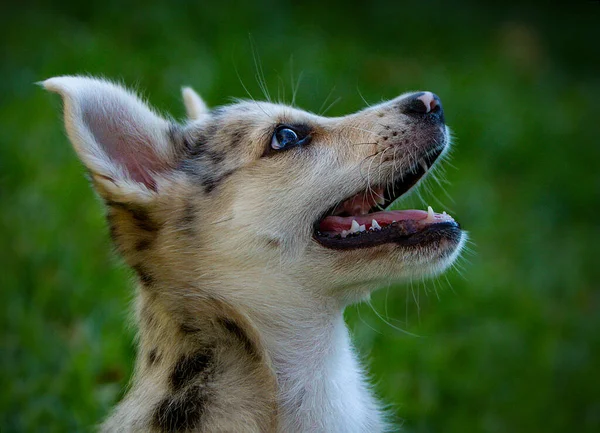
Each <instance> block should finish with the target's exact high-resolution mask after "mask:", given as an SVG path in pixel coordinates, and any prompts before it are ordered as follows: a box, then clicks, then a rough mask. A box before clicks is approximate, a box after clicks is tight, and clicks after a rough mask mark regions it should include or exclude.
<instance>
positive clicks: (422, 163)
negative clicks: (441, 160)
mask: <svg viewBox="0 0 600 433" xmlns="http://www.w3.org/2000/svg"><path fill="white" fill-rule="evenodd" d="M419 164H420V165H421V167H422V168H423V170H425V171H427V169H428V168H429V167H427V163H426V162H425V160H423V159H420V160H419Z"/></svg>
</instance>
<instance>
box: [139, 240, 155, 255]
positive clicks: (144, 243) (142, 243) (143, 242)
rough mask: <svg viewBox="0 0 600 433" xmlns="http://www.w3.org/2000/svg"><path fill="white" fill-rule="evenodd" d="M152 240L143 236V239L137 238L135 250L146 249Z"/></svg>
mask: <svg viewBox="0 0 600 433" xmlns="http://www.w3.org/2000/svg"><path fill="white" fill-rule="evenodd" d="M152 240H153V239H152V238H143V239H140V240H138V241H137V242H136V243H135V250H136V251H137V252H142V251H146V250H147V249H149V248H150V246H151V245H152Z"/></svg>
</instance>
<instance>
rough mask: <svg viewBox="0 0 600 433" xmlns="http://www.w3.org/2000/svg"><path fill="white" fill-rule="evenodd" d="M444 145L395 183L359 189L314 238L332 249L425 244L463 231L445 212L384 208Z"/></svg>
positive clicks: (330, 213) (416, 179)
mask: <svg viewBox="0 0 600 433" xmlns="http://www.w3.org/2000/svg"><path fill="white" fill-rule="evenodd" d="M443 151H444V146H440V147H438V148H435V149H433V150H432V151H430V152H429V153H428V154H427V155H426V156H425V157H423V158H421V159H420V160H419V162H418V163H417V164H416V165H415V166H414V167H411V169H409V170H407V171H406V172H405V173H403V174H402V176H399V179H398V180H396V181H395V182H394V183H393V184H388V185H385V186H377V187H373V188H369V189H368V190H364V191H361V192H359V193H358V194H355V195H353V196H352V197H349V198H347V199H345V200H343V201H342V202H340V203H338V204H337V205H336V206H334V207H333V208H332V209H330V210H329V211H328V212H326V213H325V215H324V216H323V217H322V218H321V219H319V220H318V221H316V222H315V224H314V237H315V239H316V240H317V242H319V243H320V244H321V245H323V246H325V247H328V248H332V249H342V250H349V249H357V248H368V247H374V246H378V245H383V244H387V243H395V244H400V245H404V246H411V245H419V244H423V243H425V242H427V241H430V240H432V239H435V238H437V239H439V238H440V237H448V236H450V237H452V236H454V237H455V236H456V235H459V234H460V226H459V225H458V223H457V222H456V221H454V219H453V218H452V217H451V216H450V215H448V214H447V213H446V212H443V213H441V214H440V213H436V212H434V211H433V209H432V208H431V206H430V207H429V208H428V209H427V210H426V211H424V210H384V209H386V208H387V207H388V206H390V205H391V204H392V203H393V202H394V201H396V200H397V199H398V198H400V197H401V196H402V195H404V194H405V193H406V192H408V191H409V190H410V189H411V188H412V187H414V186H415V185H416V184H417V183H418V182H419V180H421V178H423V176H424V175H425V174H426V173H427V172H428V170H429V169H430V168H431V167H432V166H433V164H434V163H435V162H436V160H437V159H438V158H439V156H440V155H441V154H442V153H443Z"/></svg>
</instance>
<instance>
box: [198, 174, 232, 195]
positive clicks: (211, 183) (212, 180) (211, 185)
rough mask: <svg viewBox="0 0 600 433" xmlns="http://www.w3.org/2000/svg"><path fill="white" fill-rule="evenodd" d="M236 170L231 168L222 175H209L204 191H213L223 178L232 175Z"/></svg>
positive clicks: (205, 181)
mask: <svg viewBox="0 0 600 433" xmlns="http://www.w3.org/2000/svg"><path fill="white" fill-rule="evenodd" d="M234 172H235V170H229V171H226V172H225V173H223V174H221V175H220V176H215V177H209V178H206V179H205V180H204V182H203V183H204V191H205V192H206V193H207V194H208V193H211V192H212V191H213V190H214V189H215V188H216V187H217V186H219V184H220V183H221V182H223V180H225V179H226V178H228V177H229V176H231V175H232V174H233V173H234Z"/></svg>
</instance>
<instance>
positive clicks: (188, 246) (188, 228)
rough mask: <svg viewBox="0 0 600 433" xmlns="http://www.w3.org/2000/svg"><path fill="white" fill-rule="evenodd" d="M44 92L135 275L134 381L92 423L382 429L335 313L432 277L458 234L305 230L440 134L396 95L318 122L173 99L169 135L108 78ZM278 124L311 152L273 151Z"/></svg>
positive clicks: (244, 106)
mask: <svg viewBox="0 0 600 433" xmlns="http://www.w3.org/2000/svg"><path fill="white" fill-rule="evenodd" d="M43 85H44V86H45V87H46V88H47V89H49V90H51V91H55V92H57V93H59V94H60V95H61V96H62V97H63V99H64V101H65V123H66V129H67V132H68V135H69V137H70V139H71V141H72V142H73V145H74V147H75V149H76V151H77V153H78V155H79V157H80V158H81V159H82V161H83V162H84V164H85V165H86V167H87V169H88V170H89V172H90V173H91V177H92V181H93V184H94V186H95V188H96V190H97V191H98V193H99V194H100V196H101V197H102V198H103V200H104V201H105V203H106V208H107V218H108V223H109V226H110V232H111V236H112V238H113V241H114V243H115V245H116V246H117V248H118V250H119V252H120V253H121V254H122V256H123V257H124V259H125V261H126V262H127V264H128V265H129V266H131V267H132V268H133V269H134V270H135V272H136V273H137V275H138V277H139V286H138V289H137V302H136V306H137V310H136V311H137V316H136V317H137V324H138V326H139V349H138V358H137V362H136V367H135V374H134V377H133V380H132V385H131V388H130V389H129V391H128V393H127V395H126V397H125V398H124V400H123V401H122V402H121V403H119V405H118V406H117V408H116V409H115V411H114V413H113V414H112V416H111V417H110V418H109V419H108V420H107V421H106V422H105V423H104V425H103V427H102V430H103V431H107V432H132V431H135V432H324V431H328V432H377V431H384V430H386V429H387V428H388V427H387V425H386V422H385V417H384V416H383V414H382V411H381V410H380V408H379V405H378V403H377V402H376V400H375V399H374V398H373V396H372V394H371V392H370V390H369V386H368V384H367V381H366V379H365V374H364V372H363V369H362V368H361V366H360V365H359V363H358V361H357V357H356V355H355V354H354V352H353V349H352V347H351V344H350V338H349V335H348V332H347V329H346V327H345V324H344V321H343V317H342V312H343V309H344V307H345V306H346V305H348V304H349V303H352V302H357V301H360V300H362V299H364V298H365V297H367V296H368V294H369V293H370V292H371V291H372V290H373V289H375V288H376V287H377V286H378V285H379V284H380V283H381V282H382V281H386V282H387V281H389V280H391V279H393V280H401V279H403V278H407V277H412V276H421V275H425V274H432V273H437V272H440V271H442V270H443V269H444V268H446V267H447V266H448V265H449V264H450V263H451V262H452V261H453V260H454V258H455V257H456V256H457V254H458V251H459V250H460V247H461V242H462V240H461V242H454V243H453V242H451V241H449V240H444V239H441V240H439V241H437V242H434V243H431V244H428V245H426V246H423V247H420V248H409V247H401V246H398V245H393V244H388V245H383V246H380V247H375V248H371V249H369V250H368V251H366V250H360V251H334V250H330V249H326V248H324V247H322V246H320V245H319V244H317V243H316V242H315V241H314V240H313V238H312V225H313V223H314V221H316V220H317V219H318V218H319V217H320V216H321V214H322V213H323V212H324V211H326V210H327V209H328V208H330V207H331V206H333V205H335V204H336V203H337V202H339V201H341V200H343V199H344V198H346V197H348V196H351V195H352V194H354V193H356V192H358V191H360V190H364V189H365V188H367V187H368V186H369V185H374V184H381V183H384V182H390V181H391V180H392V179H393V177H394V176H395V175H397V173H399V172H401V171H402V170H403V169H406V168H407V167H409V166H411V165H412V164H414V163H415V161H417V160H418V158H420V157H421V156H422V154H423V152H424V151H425V150H426V149H425V144H426V142H427V141H428V140H431V139H432V137H438V138H439V139H446V140H447V131H446V130H445V129H443V128H442V129H440V128H439V126H435V127H434V126H423V125H422V124H418V123H416V122H414V121H413V120H412V119H410V118H409V117H407V116H403V115H402V114H400V111H401V110H400V109H399V108H401V107H402V104H403V103H404V101H405V98H404V96H401V97H398V98H396V99H394V100H392V101H390V102H387V103H383V104H381V105H378V106H375V107H371V108H368V109H366V110H364V111H361V112H358V113H356V114H353V115H349V116H346V117H342V118H324V117H320V116H316V115H313V114H311V113H307V112H305V111H301V110H297V109H295V108H292V107H288V106H284V105H276V104H271V103H263V102H254V101H240V102H237V103H235V104H232V105H229V106H225V107H221V108H219V109H216V110H213V111H209V110H208V109H207V108H206V106H205V105H204V103H203V102H202V100H201V99H200V98H199V97H198V95H196V94H195V93H194V92H193V91H192V90H191V89H184V102H185V104H186V108H187V111H188V113H189V117H190V120H189V121H188V122H186V123H185V124H178V123H175V122H172V121H167V120H165V119H163V118H161V117H160V116H158V115H157V114H155V112H153V111H152V110H151V109H149V108H148V107H147V105H146V104H145V103H144V102H142V101H140V100H139V99H138V98H137V97H136V96H135V95H133V94H132V93H130V92H128V91H126V90H124V89H123V88H122V87H120V86H117V85H115V84H112V83H110V82H107V81H104V80H96V79H91V78H82V77H58V78H52V79H50V80H47V81H45V82H44V83H43ZM278 124H298V125H303V126H304V127H307V128H309V129H310V131H311V136H312V141H311V143H310V144H309V145H307V146H305V147H303V148H296V149H292V150H289V151H286V152H279V153H274V152H272V151H270V150H269V149H270V147H269V145H270V142H271V137H272V134H273V130H274V128H275V126H276V125H278ZM435 128H437V129H435Z"/></svg>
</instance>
